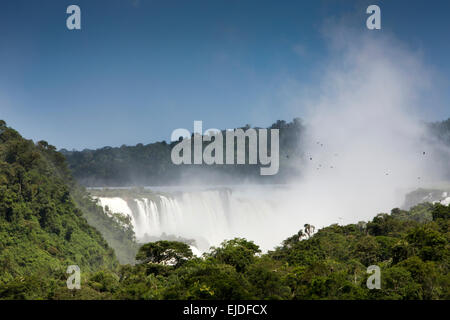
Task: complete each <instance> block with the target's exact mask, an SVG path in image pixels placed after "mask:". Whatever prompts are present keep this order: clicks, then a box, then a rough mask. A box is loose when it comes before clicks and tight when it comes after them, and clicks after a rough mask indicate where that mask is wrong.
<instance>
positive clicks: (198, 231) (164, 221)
mask: <svg viewBox="0 0 450 320" xmlns="http://www.w3.org/2000/svg"><path fill="white" fill-rule="evenodd" d="M98 199H99V202H100V204H101V205H102V206H103V207H105V206H108V207H109V210H110V211H111V212H114V213H123V214H126V215H128V216H130V217H131V220H132V224H133V227H134V231H135V233H136V238H137V239H138V241H139V240H142V239H144V238H145V237H146V236H150V237H160V236H161V235H163V234H166V235H174V236H177V237H182V238H187V239H194V240H196V246H197V248H199V249H200V250H201V251H205V250H207V249H208V248H209V247H210V246H212V245H219V244H220V243H221V242H222V241H223V240H225V239H231V238H233V237H236V236H240V237H246V236H247V235H249V234H252V232H251V229H252V226H254V225H255V224H257V223H258V221H261V219H264V217H265V216H266V215H267V214H268V213H269V212H270V210H271V207H270V205H269V204H268V203H264V202H261V201H260V200H259V201H257V200H256V199H251V198H245V199H242V198H239V197H236V196H233V195H232V194H231V192H224V191H223V190H207V191H199V192H182V193H180V194H176V195H173V196H166V195H157V196H156V197H154V198H152V199H149V198H136V199H133V200H132V203H127V201H126V200H124V199H121V198H105V197H100V198H98ZM130 204H131V205H130Z"/></svg>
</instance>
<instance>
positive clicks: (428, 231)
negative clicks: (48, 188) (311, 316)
mask: <svg viewBox="0 0 450 320" xmlns="http://www.w3.org/2000/svg"><path fill="white" fill-rule="evenodd" d="M449 218H450V207H448V206H443V205H441V204H435V205H432V204H429V203H428V204H422V205H419V206H417V207H414V208H412V209H411V210H410V211H404V210H400V209H394V210H392V212H391V214H380V215H378V216H376V217H375V218H374V219H373V220H372V221H369V222H360V223H358V224H350V225H345V226H340V225H336V224H335V225H331V226H329V227H326V228H323V229H321V230H318V231H317V232H316V233H314V227H313V226H311V225H305V226H304V228H302V229H300V231H299V232H298V233H297V234H295V235H293V236H292V237H290V238H288V239H286V240H285V241H284V242H283V243H282V245H281V246H280V247H278V248H276V249H275V250H274V251H272V252H269V253H267V254H261V252H260V249H259V247H258V246H257V245H256V244H255V243H253V242H252V241H248V240H246V239H240V238H236V239H232V240H228V241H224V242H223V243H222V245H221V246H220V247H217V248H213V249H212V250H211V251H210V252H209V253H207V254H205V255H204V257H203V258H196V257H193V255H192V252H191V250H190V248H189V246H187V245H186V244H184V243H181V242H174V241H158V242H152V243H148V244H146V245H144V246H142V247H141V248H140V250H139V252H138V254H137V257H136V258H137V260H138V263H137V264H136V265H135V266H130V265H125V266H121V267H120V269H119V270H118V271H117V272H112V271H107V270H106V271H102V272H97V273H95V274H88V275H86V277H85V279H84V281H83V285H82V287H81V290H78V291H77V292H75V293H73V294H68V293H66V294H65V295H62V294H60V295H58V296H57V297H56V298H61V297H64V298H75V299H80V298H96V299H375V300H379V299H388V300H391V299H397V300H411V299H412V300H415V299H449V298H450V275H449V267H450V265H449V263H450V251H449V249H450V248H449V239H450V233H449ZM370 265H377V266H379V267H380V270H381V287H380V289H372V290H370V289H368V288H367V285H366V282H367V279H368V277H369V274H368V273H367V267H368V266H370Z"/></svg>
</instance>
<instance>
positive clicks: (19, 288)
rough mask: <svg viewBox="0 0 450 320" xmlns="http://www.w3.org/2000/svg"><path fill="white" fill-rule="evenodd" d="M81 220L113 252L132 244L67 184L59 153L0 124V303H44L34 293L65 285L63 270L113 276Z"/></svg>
mask: <svg viewBox="0 0 450 320" xmlns="http://www.w3.org/2000/svg"><path fill="white" fill-rule="evenodd" d="M86 219H87V220H86ZM88 221H89V222H90V223H91V224H92V225H95V226H97V227H99V229H100V231H103V232H104V234H105V235H106V236H109V238H110V239H109V240H110V243H111V244H113V245H114V244H117V247H118V248H119V251H120V246H127V245H129V246H134V245H135V244H134V242H133V241H132V239H133V232H132V230H129V228H127V226H126V222H124V223H119V222H118V221H117V220H115V219H112V218H109V217H108V216H107V215H105V214H104V213H103V210H102V209H101V208H100V207H98V206H96V205H95V203H93V202H92V201H91V200H90V198H89V196H88V195H87V193H86V192H85V191H84V189H83V188H79V187H78V186H77V185H76V184H75V183H74V180H73V179H72V177H71V175H70V172H69V170H68V168H67V165H66V162H65V158H64V156H63V155H62V154H60V153H58V152H57V151H56V150H55V148H54V147H53V146H50V145H48V144H47V143H46V142H45V141H40V142H38V143H36V144H34V143H33V141H31V140H25V139H23V138H22V137H21V136H20V134H19V133H18V132H17V131H15V130H13V129H11V128H8V127H7V126H6V123H5V122H4V121H0V296H3V297H25V298H35V297H40V298H45V294H47V293H44V292H42V291H40V290H47V289H48V288H49V286H52V285H55V283H57V281H58V280H61V279H64V278H65V277H66V274H65V272H66V269H67V267H68V266H69V265H78V266H79V267H80V268H81V271H82V272H93V271H97V270H101V269H108V270H114V269H115V268H116V267H117V266H118V261H117V259H116V255H115V254H114V251H113V249H112V248H111V247H110V246H109V245H108V243H107V241H105V239H104V238H103V237H102V235H101V233H100V232H99V231H98V230H96V229H95V228H94V227H92V226H91V225H90V224H89V223H88ZM119 244H120V245H119ZM135 250H136V249H135ZM126 252H127V253H126V254H127V255H130V254H131V255H132V256H133V255H134V253H133V251H132V250H131V251H130V250H129V248H127V249H126ZM134 252H135V251H134ZM127 259H128V261H134V260H133V257H127V256H125V257H124V258H123V260H125V261H126V260H127ZM55 281H56V282H55Z"/></svg>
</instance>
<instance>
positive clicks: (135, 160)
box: [61, 118, 450, 187]
mask: <svg viewBox="0 0 450 320" xmlns="http://www.w3.org/2000/svg"><path fill="white" fill-rule="evenodd" d="M248 128H250V126H249V125H247V126H245V127H242V129H244V130H245V129H248ZM270 128H273V129H279V130H280V170H279V173H278V174H277V175H275V176H261V175H260V172H259V167H260V166H259V165H205V164H204V165H182V166H177V165H174V164H172V162H171V158H170V153H171V150H172V148H173V146H174V145H175V143H170V144H169V143H167V142H166V141H161V142H156V143H150V144H147V145H143V144H141V143H140V144H137V145H136V146H125V145H123V146H121V147H120V148H113V147H104V148H101V149H96V150H89V149H85V150H83V151H67V150H61V152H62V153H63V154H64V155H65V156H66V158H67V161H68V163H69V167H70V169H71V170H72V172H73V176H74V178H75V179H76V180H77V181H78V182H80V183H81V184H83V185H86V186H97V187H98V186H103V187H112V186H143V185H172V184H183V182H185V181H189V183H193V182H196V181H198V182H201V183H202V184H208V183H210V184H218V183H220V184H227V183H241V182H252V183H285V182H286V181H287V180H288V178H291V177H292V176H295V175H300V174H301V172H300V169H299V167H298V163H299V160H301V159H302V158H303V159H304V157H305V153H304V152H305V151H304V150H303V149H302V144H303V142H304V139H306V137H305V126H304V125H303V123H302V121H301V119H299V118H295V119H294V120H293V121H292V122H286V121H282V120H279V121H277V122H276V123H274V124H273V125H272V126H271V127H270ZM428 128H429V132H430V136H432V137H434V138H435V140H436V141H437V143H441V144H443V145H447V146H449V147H450V119H448V120H446V121H442V122H435V123H430V124H428ZM205 145H206V143H205ZM441 152H442V150H441ZM446 157H448V155H447V154H446V155H443V158H446ZM447 175H448V176H449V177H450V169H449V171H448V172H447ZM187 178H189V179H188V180H187ZM200 178H201V181H200ZM443 178H444V177H443ZM447 178H448V177H447Z"/></svg>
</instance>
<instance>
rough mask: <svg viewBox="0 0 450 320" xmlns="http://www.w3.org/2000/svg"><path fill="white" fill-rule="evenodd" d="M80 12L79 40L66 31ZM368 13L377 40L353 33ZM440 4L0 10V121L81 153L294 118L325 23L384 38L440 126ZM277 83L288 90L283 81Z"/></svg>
mask: <svg viewBox="0 0 450 320" xmlns="http://www.w3.org/2000/svg"><path fill="white" fill-rule="evenodd" d="M70 4H77V5H79V6H80V7H81V14H82V30H78V31H69V30H67V28H66V18H67V16H68V15H67V14H66V8H67V6H69V5H70ZM369 4H378V5H379V6H380V7H381V11H382V30H381V31H369V30H367V29H366V28H365V20H366V17H367V15H366V13H365V10H366V8H367V6H368V5H369ZM449 10H450V2H449V1H444V0H443V1H437V0H436V1H406V0H405V1H400V0H390V1H344V0H342V1H338V0H328V1H325V0H324V1H313V0H310V1H264V0H260V1H250V0H242V1H218V0H217V1H216V0H208V1H170V0H168V1H145V0H140V1H138V0H110V1H98V0H95V1H94V0H89V1H81V0H71V1H65V0H58V1H48V0H41V1H23V0H2V1H1V3H0V118H1V119H4V120H5V121H6V122H7V123H8V124H9V125H10V126H12V127H14V128H15V129H17V130H19V131H20V132H21V133H22V134H23V135H24V136H25V137H27V138H30V139H33V140H41V139H43V140H47V141H48V142H49V143H51V144H53V145H55V146H57V147H58V148H67V149H72V148H76V149H83V148H97V147H102V146H120V145H122V144H127V145H135V144H137V143H144V144H146V143H150V142H154V141H161V140H168V139H169V137H170V134H171V132H172V130H174V129H176V128H188V129H190V130H192V125H193V121H194V120H203V122H204V126H205V128H204V129H206V127H207V128H210V127H214V128H233V127H236V126H242V125H244V124H246V123H250V124H251V125H255V126H268V125H270V124H271V123H272V122H274V121H275V120H277V119H285V120H291V119H292V118H293V117H295V116H300V117H302V116H303V114H302V108H301V106H300V107H299V108H297V109H296V110H295V111H293V110H292V108H286V107H284V102H283V98H282V94H281V92H283V88H284V87H285V85H286V82H289V81H295V83H298V84H300V85H301V84H305V85H309V86H310V85H312V84H314V83H315V82H317V81H318V73H319V72H318V70H321V68H322V67H323V64H324V63H325V61H327V60H328V59H329V55H331V54H332V52H331V51H330V50H329V48H328V45H327V42H326V39H325V38H324V36H323V34H324V30H325V31H326V28H327V27H328V28H329V27H330V25H329V24H327V22H329V21H330V20H337V21H341V22H342V21H344V23H345V24H346V25H347V26H349V27H351V28H353V29H354V30H356V32H359V33H361V34H362V35H363V36H365V35H366V34H367V36H370V35H369V33H371V32H372V33H373V32H381V33H385V34H389V35H392V36H393V37H395V39H397V40H398V41H399V42H401V43H402V44H404V45H405V46H406V47H407V48H409V49H410V50H411V51H414V52H420V55H421V57H422V59H423V61H424V64H425V65H429V66H430V67H431V68H434V69H436V70H437V71H438V78H439V81H438V83H439V86H438V88H436V93H435V95H437V96H438V97H435V96H433V97H430V103H429V105H427V106H426V108H427V109H426V112H424V114H426V118H427V119H425V120H439V119H440V120H443V119H446V118H448V117H449V116H450V93H449V91H450V90H448V88H449V84H450V80H449V79H450V59H449V58H448V57H450V39H449V34H450V20H449V19H448V12H449ZM287 79H288V80H287Z"/></svg>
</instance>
